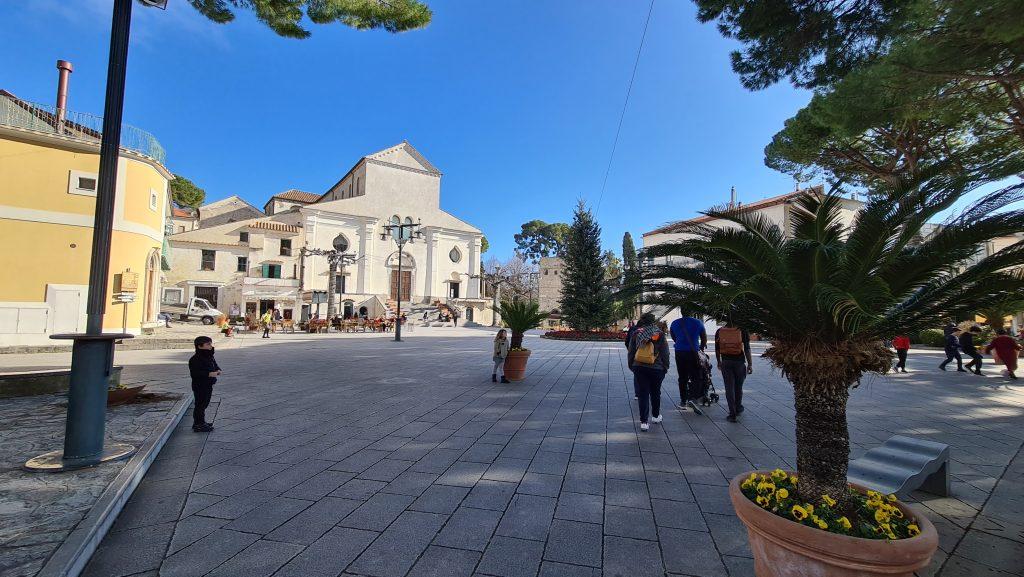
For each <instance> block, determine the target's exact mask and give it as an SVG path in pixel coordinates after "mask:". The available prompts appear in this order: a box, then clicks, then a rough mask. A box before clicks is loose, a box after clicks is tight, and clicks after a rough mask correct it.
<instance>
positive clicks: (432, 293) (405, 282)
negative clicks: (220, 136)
mask: <svg viewBox="0 0 1024 577" xmlns="http://www.w3.org/2000/svg"><path fill="white" fill-rule="evenodd" d="M441 176H442V174H441V172H440V171H439V170H438V169H437V168H435V167H434V166H433V165H432V164H431V163H430V162H429V161H428V160H427V159H426V158H424V157H423V156H422V155H421V154H420V153H419V152H418V151H417V150H416V149H415V148H413V147H412V145H410V144H409V143H408V142H403V143H401V144H398V145H396V146H392V147H390V148H387V149H384V150H381V151H379V152H375V153H373V154H370V155H367V156H364V157H363V158H361V159H359V161H358V162H356V163H355V165H354V166H353V167H352V168H351V170H349V171H348V172H347V173H346V174H345V175H344V176H343V177H342V178H341V179H340V180H339V181H338V182H337V183H336V184H334V185H333V186H331V187H330V188H329V189H328V190H327V191H326V192H324V193H323V194H320V195H316V194H311V193H303V192H299V191H288V192H286V193H281V194H279V195H274V196H273V197H272V198H271V199H270V200H269V201H268V202H267V204H266V205H265V206H264V213H263V214H265V216H259V217H258V218H250V219H244V220H241V221H238V222H231V223H225V224H217V225H214V226H210V227H206V226H204V225H203V222H202V220H203V207H200V208H199V226H198V228H197V229H196V230H192V231H188V232H184V233H181V234H174V235H171V236H170V237H169V241H170V246H171V268H172V271H171V274H170V275H169V276H173V277H174V281H176V282H172V283H170V284H173V285H175V286H180V287H185V288H186V290H187V287H196V286H204V283H205V285H209V286H210V287H216V289H215V290H214V289H211V288H204V289H202V290H200V291H199V293H201V294H214V293H216V295H217V298H218V304H217V307H218V308H219V309H220V310H222V311H224V312H228V311H229V310H231V311H244V313H245V314H252V313H254V312H256V313H259V312H262V311H263V310H266V308H268V307H271V306H272V307H275V308H278V309H280V310H282V313H283V314H284V316H285V317H286V318H294V319H297V320H299V319H303V318H305V317H306V316H307V315H310V314H312V313H313V312H315V311H316V310H317V308H318V307H317V305H316V304H315V301H317V300H319V299H322V298H323V297H322V295H325V293H326V291H327V290H328V284H329V278H328V275H329V271H328V268H329V265H328V262H327V258H326V257H324V256H317V255H311V254H303V251H302V249H303V248H307V249H325V250H329V249H331V248H333V247H334V246H336V241H339V242H341V243H343V244H344V245H347V252H348V253H351V254H352V255H353V257H354V262H351V263H349V264H347V265H345V266H344V267H343V268H339V269H338V270H337V271H336V272H338V273H339V274H338V277H337V280H336V283H335V286H336V293H337V294H336V296H335V299H334V300H335V303H336V306H337V313H338V314H342V315H344V314H351V315H360V314H365V315H368V316H378V315H381V314H386V312H387V310H388V309H392V310H393V309H394V308H395V304H396V302H397V301H399V300H400V301H401V302H402V308H403V310H408V309H409V308H410V307H412V306H416V307H418V308H420V309H423V308H425V307H434V306H436V305H438V304H443V305H448V306H450V307H457V308H458V309H459V311H460V313H461V315H462V317H463V319H464V320H465V321H467V322H470V321H475V322H478V323H490V320H491V318H490V315H491V311H490V307H489V306H488V305H489V300H487V299H484V298H483V297H482V295H481V289H480V287H481V283H480V276H479V275H480V249H481V242H482V239H483V233H482V232H481V231H480V230H479V229H477V228H476V227H474V226H472V225H470V224H468V223H466V222H464V221H462V220H460V219H458V218H456V217H455V216H453V215H451V214H449V213H448V212H445V211H444V210H442V209H441ZM394 222H401V223H409V222H416V223H421V226H420V227H419V232H420V233H421V235H420V237H419V238H416V239H414V240H413V241H412V242H411V243H408V244H406V245H405V250H404V252H403V254H402V263H401V272H399V267H398V260H399V259H398V248H397V245H396V243H395V241H394V240H393V239H392V238H391V237H390V236H386V237H385V238H383V239H382V238H381V236H382V233H384V232H385V230H384V226H385V225H386V224H391V223H394ZM256 231H260V232H265V233H266V234H265V235H254V234H253V233H255V232H256ZM240 233H246V234H240ZM207 237H209V238H207ZM278 237H279V238H278ZM242 239H244V242H243V240H242ZM253 241H255V243H253ZM282 241H283V242H282ZM275 242H276V243H277V244H274V243H275ZM268 243H270V244H273V246H269V245H268ZM207 245H208V246H207ZM278 245H280V246H278ZM197 251H204V252H203V254H202V255H200V254H190V253H191V252H197ZM213 251H219V252H224V253H225V254H224V260H225V261H227V264H226V265H225V267H224V271H223V272H222V273H214V272H213V271H206V272H205V273H203V274H205V275H207V277H209V278H207V279H205V280H202V279H201V280H198V281H197V280H196V279H195V278H193V277H197V276H201V275H200V274H199V272H198V271H195V269H196V267H197V263H198V265H199V266H200V267H201V266H202V262H203V260H202V259H203V255H205V257H206V258H207V260H209V259H210V258H211V257H210V254H211V253H212V252H213ZM229 253H230V254H229ZM243 258H244V261H243V260H242V259H243ZM234 262H237V263H238V264H237V266H236V267H235V268H234V269H232V268H231V266H230V265H231V263H234ZM179 263H181V266H180V267H179ZM214 277H215V278H214ZM289 277H291V278H289ZM399 281H401V282H399ZM399 284H401V292H399ZM186 290H182V291H181V292H180V293H175V294H172V295H171V297H172V298H182V299H184V298H187V297H188V296H196V294H194V293H193V292H192V291H189V292H188V294H185V292H186ZM235 305H237V307H236V306H235ZM319 310H320V314H321V317H322V316H323V315H325V314H326V312H327V310H326V305H325V304H321V305H320V306H319Z"/></svg>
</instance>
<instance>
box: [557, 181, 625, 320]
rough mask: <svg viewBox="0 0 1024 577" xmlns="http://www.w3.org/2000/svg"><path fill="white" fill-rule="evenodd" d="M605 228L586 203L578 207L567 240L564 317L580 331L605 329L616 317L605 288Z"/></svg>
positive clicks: (563, 289)
mask: <svg viewBox="0 0 1024 577" xmlns="http://www.w3.org/2000/svg"><path fill="white" fill-rule="evenodd" d="M603 256H604V253H603V251H602V250H601V227H600V226H598V225H597V222H595V221H594V215H593V213H591V212H590V210H589V209H587V207H586V205H584V204H583V201H582V200H581V201H579V203H578V204H577V205H576V211H575V213H574V214H573V221H572V226H571V227H570V229H569V235H568V237H567V238H566V241H565V256H564V257H563V258H564V261H565V268H564V272H563V273H562V274H563V277H562V298H561V301H560V304H561V306H562V318H563V319H564V320H565V321H566V322H567V323H568V324H569V326H571V327H572V328H574V329H576V330H579V331H590V330H594V329H602V328H604V327H606V326H608V325H609V324H610V323H611V322H612V321H613V320H614V318H613V317H614V316H615V304H614V301H613V300H612V296H611V291H610V290H608V287H607V286H606V285H605V282H604V281H605V279H604V275H605V262H604V258H603Z"/></svg>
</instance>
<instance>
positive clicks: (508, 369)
mask: <svg viewBox="0 0 1024 577" xmlns="http://www.w3.org/2000/svg"><path fill="white" fill-rule="evenodd" d="M498 314H500V315H501V320H502V322H503V323H505V326H507V327H508V328H509V330H510V331H512V341H511V342H510V343H509V352H508V357H506V358H505V377H506V378H508V380H510V381H521V380H523V378H524V376H525V375H526V362H527V361H528V360H529V359H530V349H525V348H523V334H524V333H525V332H526V331H528V330H530V329H535V328H537V327H539V326H540V323H541V322H543V321H544V319H546V318H547V317H548V315H547V313H542V312H540V305H539V304H537V302H536V301H517V300H513V301H502V303H501V305H499V306H498Z"/></svg>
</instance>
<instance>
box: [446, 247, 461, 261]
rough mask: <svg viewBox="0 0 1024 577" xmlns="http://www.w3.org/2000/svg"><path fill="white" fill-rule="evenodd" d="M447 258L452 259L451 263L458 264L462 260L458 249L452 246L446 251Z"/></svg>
mask: <svg viewBox="0 0 1024 577" xmlns="http://www.w3.org/2000/svg"><path fill="white" fill-rule="evenodd" d="M448 258H450V259H452V262H455V263H457V262H459V261H461V260H462V252H460V251H459V247H456V246H453V247H452V250H450V251H448Z"/></svg>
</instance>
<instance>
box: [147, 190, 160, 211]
mask: <svg viewBox="0 0 1024 577" xmlns="http://www.w3.org/2000/svg"><path fill="white" fill-rule="evenodd" d="M159 200H160V194H159V193H158V192H157V191H155V190H153V189H152V188H151V189H149V210H154V211H155V210H156V205H157V204H158V202H157V201H159Z"/></svg>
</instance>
